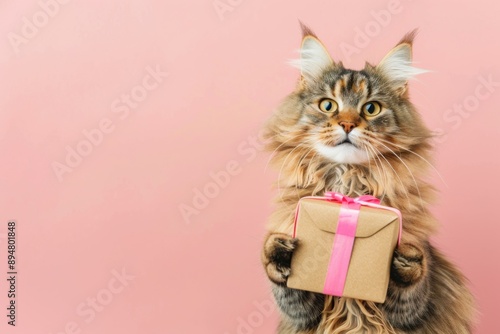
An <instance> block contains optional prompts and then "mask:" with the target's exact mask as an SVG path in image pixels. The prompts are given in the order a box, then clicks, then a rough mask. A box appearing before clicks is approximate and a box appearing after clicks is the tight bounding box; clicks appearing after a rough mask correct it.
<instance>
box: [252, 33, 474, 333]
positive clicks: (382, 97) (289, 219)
mask: <svg viewBox="0 0 500 334" xmlns="http://www.w3.org/2000/svg"><path fill="white" fill-rule="evenodd" d="M302 30H303V40H302V46H301V50H300V59H299V60H298V61H296V62H295V65H296V66H297V67H298V68H300V71H301V78H300V80H299V82H298V84H297V88H296V90H295V91H294V92H292V93H291V94H290V95H289V96H287V97H286V99H285V100H284V101H283V103H282V104H281V105H280V107H279V108H278V110H277V111H276V112H275V113H274V114H273V116H272V117H271V119H270V120H269V122H268V124H267V125H266V127H265V138H266V139H267V141H268V149H269V150H271V151H273V154H274V155H273V157H272V159H273V161H274V163H275V164H276V165H277V166H278V167H279V178H278V189H279V196H278V199H277V209H276V211H275V212H274V213H273V215H272V216H271V219H270V224H269V234H268V235H267V237H266V240H265V242H264V247H263V251H262V262H263V265H264V268H265V270H266V273H267V275H268V277H269V279H270V281H271V282H272V291H273V294H274V296H275V299H276V302H277V305H278V307H279V310H280V313H281V321H280V325H279V328H278V333H279V334H292V333H293V334H295V333H297V334H298V333H301V334H306V333H308V334H313V333H315V334H323V333H325V334H327V333H328V334H340V333H349V334H353V333H357V334H358V333H359V334H363V333H370V334H371V333H391V334H394V333H397V334H403V333H404V334H431V333H432V334H470V333H471V331H472V327H473V315H474V305H473V298H472V296H471V294H470V292H469V291H468V289H467V287H466V283H465V282H466V279H465V278H464V277H463V275H462V274H461V273H460V272H459V271H458V270H457V269H456V268H455V266H453V265H452V264H451V263H450V262H449V261H448V260H447V259H446V258H445V257H444V256H443V254H441V253H440V252H439V251H438V250H437V249H436V248H435V247H434V246H433V245H432V244H431V243H430V241H429V238H430V236H431V235H432V234H433V232H434V231H435V228H436V225H437V222H436V220H435V218H434V217H433V216H432V215H431V213H430V211H429V203H430V202H431V201H432V198H433V188H432V186H431V185H429V184H427V183H426V182H425V181H424V177H425V174H426V170H427V169H428V167H429V166H431V165H430V163H429V162H428V160H429V151H430V149H431V145H430V143H429V140H430V138H431V133H430V131H429V130H428V129H427V128H426V126H425V125H424V123H423V122H422V120H421V117H420V115H419V114H418V113H417V111H416V110H415V108H414V106H413V105H412V103H411V102H410V101H409V96H408V87H407V85H408V80H410V79H411V78H412V77H414V76H415V75H417V74H419V73H422V72H424V71H422V70H420V69H417V68H415V67H413V66H412V43H413V38H414V35H415V32H412V33H409V34H407V35H406V36H405V37H404V38H403V39H402V40H401V41H400V42H399V43H398V44H397V45H396V46H395V47H394V48H393V49H392V50H391V51H390V52H389V53H388V54H387V55H386V56H385V57H384V58H383V59H382V61H380V63H379V64H378V65H376V66H373V65H370V64H368V63H367V64H366V65H365V67H364V69H362V70H359V71H355V70H350V69H346V68H344V67H343V65H342V63H341V62H335V61H333V60H332V58H331V57H330V55H329V53H328V52H327V51H326V48H325V47H324V46H323V44H322V43H321V42H320V41H319V39H318V38H317V37H316V35H314V33H313V32H312V31H311V30H310V29H308V28H307V27H305V26H302ZM325 191H337V192H341V193H343V194H346V195H348V196H351V197H356V196H359V195H363V194H371V195H374V196H376V197H378V198H380V199H382V204H383V205H387V206H392V207H395V208H398V209H399V210H400V211H401V212H402V214H403V239H402V243H401V245H400V246H399V247H398V248H397V249H396V251H395V253H394V258H393V263H392V269H391V281H390V284H389V290H388V295H387V300H386V302H385V303H383V304H376V303H373V302H366V301H360V300H354V299H349V298H338V297H331V296H325V295H322V294H318V293H313V292H306V291H301V290H294V289H290V288H287V287H286V280H287V277H288V276H289V275H290V259H291V256H292V254H293V251H294V249H295V248H296V247H300V240H296V239H292V237H291V233H292V225H293V218H294V210H295V207H296V205H297V202H298V200H299V199H300V198H301V197H304V196H310V195H316V196H321V195H323V193H324V192H325Z"/></svg>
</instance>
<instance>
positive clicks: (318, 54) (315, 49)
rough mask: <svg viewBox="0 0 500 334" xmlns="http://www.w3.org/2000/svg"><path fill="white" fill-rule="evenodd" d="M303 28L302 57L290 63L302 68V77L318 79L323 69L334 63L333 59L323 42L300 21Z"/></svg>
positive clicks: (307, 79)
mask: <svg viewBox="0 0 500 334" xmlns="http://www.w3.org/2000/svg"><path fill="white" fill-rule="evenodd" d="M300 26H301V28H302V35H303V36H302V45H301V47H300V59H297V60H292V61H290V64H291V65H292V66H294V67H297V68H298V69H300V73H301V75H302V78H303V79H304V80H306V81H309V80H314V79H317V78H319V77H320V76H321V74H322V73H323V71H325V70H326V69H327V68H328V67H331V66H332V65H333V60H332V58H331V57H330V54H329V53H328V51H327V50H326V48H325V46H324V45H323V43H321V42H320V40H319V39H318V37H317V36H316V35H315V34H314V33H313V32H312V30H311V29H309V28H308V27H307V26H306V25H304V24H303V23H302V22H300Z"/></svg>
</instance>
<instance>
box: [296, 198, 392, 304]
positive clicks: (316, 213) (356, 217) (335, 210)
mask: <svg viewBox="0 0 500 334" xmlns="http://www.w3.org/2000/svg"><path fill="white" fill-rule="evenodd" d="M401 230H402V220H401V213H400V212H399V211H398V210H397V209H395V208H391V207H386V206H382V205H380V204H379V200H378V199H377V198H375V197H373V196H369V195H365V196H361V197H358V198H350V197H347V196H344V195H342V194H339V193H334V192H327V193H326V194H325V196H324V197H312V196H311V197H304V198H302V199H300V201H299V203H298V205H297V211H296V214H295V224H294V233H293V234H294V237H296V238H298V239H299V245H298V247H297V249H296V250H295V251H294V253H293V256H292V263H291V274H290V276H289V278H288V281H287V286H288V287H290V288H294V289H300V290H307V291H313V292H320V293H323V294H327V295H333V296H339V297H341V296H344V297H350V298H356V299H362V300H369V301H374V302H378V303H383V302H384V301H385V298H386V295H387V288H388V285H389V277H390V270H391V262H392V257H393V253H394V249H395V248H396V245H397V244H398V242H399V241H400V239H401Z"/></svg>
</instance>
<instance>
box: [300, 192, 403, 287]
mask: <svg viewBox="0 0 500 334" xmlns="http://www.w3.org/2000/svg"><path fill="white" fill-rule="evenodd" d="M303 198H312V199H322V200H328V201H333V202H337V203H340V204H341V208H340V212H339V220H338V223H337V230H336V232H335V237H334V240H333V248H332V252H331V256H330V261H329V264H328V269H327V273H326V279H325V285H324V287H323V293H324V294H327V295H333V296H342V295H343V294H344V286H345V282H346V278H347V272H348V270H349V262H350V261H351V255H352V250H353V247H354V239H355V237H356V228H357V225H358V216H359V210H360V208H361V206H362V205H365V206H369V207H372V208H378V209H384V210H390V211H392V212H394V213H396V214H397V215H398V217H399V236H398V245H399V243H400V242H401V232H402V228H403V220H402V217H401V212H400V211H399V210H397V209H395V208H391V207H387V206H383V205H380V200H379V199H378V198H376V197H373V196H371V195H363V196H359V197H356V198H351V197H348V196H345V195H343V194H341V193H337V192H333V191H329V192H326V193H325V196H323V197H317V196H307V197H303ZM298 213H299V206H297V211H296V212H295V226H294V233H293V234H294V237H295V234H296V228H297V216H298Z"/></svg>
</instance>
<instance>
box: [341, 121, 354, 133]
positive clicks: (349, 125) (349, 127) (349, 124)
mask: <svg viewBox="0 0 500 334" xmlns="http://www.w3.org/2000/svg"><path fill="white" fill-rule="evenodd" d="M339 125H340V126H341V127H342V129H344V131H345V133H349V132H351V131H352V129H354V128H355V127H356V124H354V123H353V122H340V123H339Z"/></svg>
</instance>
